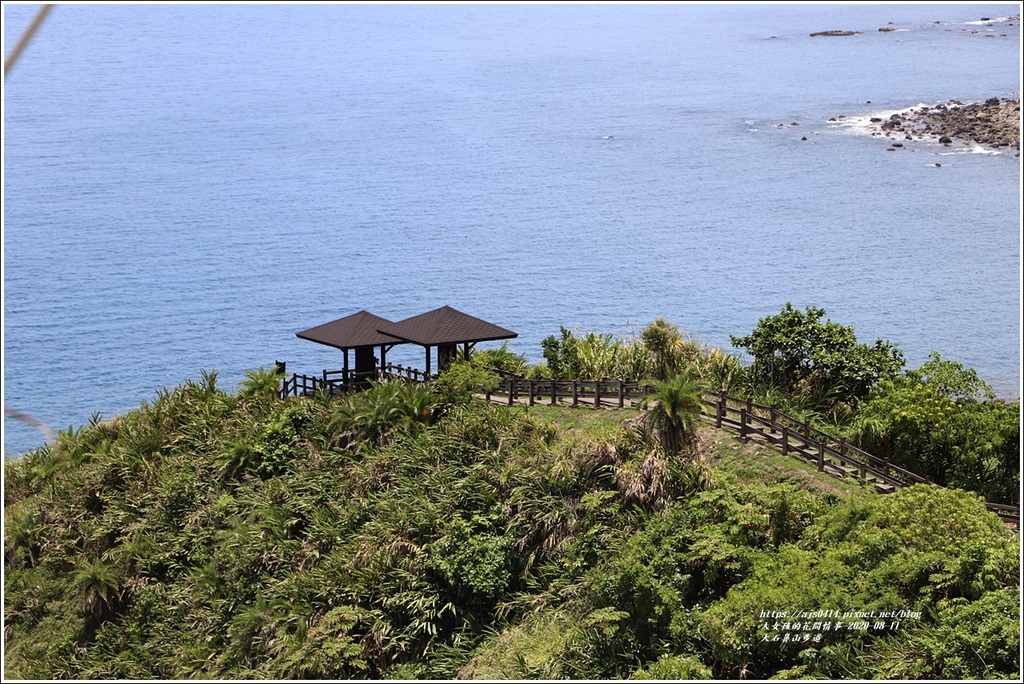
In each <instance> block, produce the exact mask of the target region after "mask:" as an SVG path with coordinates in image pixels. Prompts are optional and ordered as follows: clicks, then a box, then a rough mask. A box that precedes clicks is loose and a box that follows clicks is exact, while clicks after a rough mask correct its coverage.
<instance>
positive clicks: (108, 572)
mask: <svg viewBox="0 0 1024 684" xmlns="http://www.w3.org/2000/svg"><path fill="white" fill-rule="evenodd" d="M71 583H72V586H73V587H74V588H75V590H76V591H77V592H78V595H79V597H80V598H81V599H82V607H83V610H84V611H85V612H86V613H89V614H91V615H93V616H94V617H96V618H99V619H100V620H106V619H107V618H109V617H111V616H112V615H113V614H114V613H115V612H116V611H117V609H118V607H119V606H120V602H121V578H120V576H119V574H118V572H117V570H116V568H114V566H113V565H110V564H108V563H105V562H103V561H102V560H101V559H99V558H94V559H93V560H92V561H91V562H85V563H83V564H82V565H80V566H79V568H78V569H77V570H76V571H75V572H74V573H73V574H72V575H71Z"/></svg>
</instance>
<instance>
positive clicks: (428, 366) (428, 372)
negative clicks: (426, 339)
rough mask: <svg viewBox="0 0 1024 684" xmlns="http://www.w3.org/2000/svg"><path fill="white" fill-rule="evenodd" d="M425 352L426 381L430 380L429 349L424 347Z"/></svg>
mask: <svg viewBox="0 0 1024 684" xmlns="http://www.w3.org/2000/svg"><path fill="white" fill-rule="evenodd" d="M425 349H426V350H427V377H426V379H427V380H430V347H429V346H428V347H425Z"/></svg>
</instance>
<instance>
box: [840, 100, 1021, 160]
mask: <svg viewBox="0 0 1024 684" xmlns="http://www.w3.org/2000/svg"><path fill="white" fill-rule="evenodd" d="M846 118H847V117H846V116H845V115H843V116H839V117H833V118H832V119H829V121H830V122H840V121H842V120H843V119H846ZM869 129H870V130H871V134H872V135H875V136H880V137H884V138H887V139H888V140H890V141H891V142H890V147H889V150H890V151H893V152H894V151H896V150H898V149H899V148H902V147H904V145H905V144H906V143H907V142H908V141H915V140H920V141H934V142H938V143H940V144H942V145H944V146H946V147H952V146H953V145H955V144H958V143H959V144H960V145H970V146H976V145H981V146H984V147H987V148H990V149H993V150H1000V151H1003V152H1007V153H1008V152H1009V151H1010V150H1014V151H1015V152H1016V154H1015V156H1017V157H1019V156H1020V102H1019V101H1017V100H1010V99H999V98H998V97H991V98H989V99H987V100H985V101H984V102H976V103H966V104H965V103H963V102H961V101H959V100H950V101H949V102H946V103H943V104H937V105H932V106H922V107H916V108H911V109H907V110H904V111H902V112H897V113H895V114H892V115H890V116H889V117H888V118H882V117H877V116H876V117H871V119H870V121H869Z"/></svg>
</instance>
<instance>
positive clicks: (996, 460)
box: [853, 354, 1020, 503]
mask: <svg viewBox="0 0 1024 684" xmlns="http://www.w3.org/2000/svg"><path fill="white" fill-rule="evenodd" d="M854 427H855V431H854V433H853V436H854V438H855V439H856V441H857V442H858V444H859V445H860V446H861V447H862V448H864V449H865V450H867V451H869V452H871V453H873V454H875V455H876V456H880V457H882V458H885V459H887V460H889V461H891V462H893V463H895V464H897V465H900V466H902V467H904V468H906V469H908V470H911V471H912V472H915V473H917V474H919V475H922V476H924V477H927V478H929V479H931V480H933V481H935V482H937V483H938V484H941V485H946V486H950V487H958V488H961V489H968V490H970V491H973V492H978V493H979V494H982V495H983V496H984V497H985V498H986V499H987V500H989V501H993V502H997V503H1000V502H1001V503H1010V502H1016V501H1017V497H1018V496H1019V491H1020V404H1019V403H1017V404H1005V403H1003V402H999V401H994V400H992V391H991V389H990V388H989V387H988V386H987V385H986V384H985V383H984V382H982V381H981V380H980V379H979V378H978V376H977V374H976V373H975V372H974V371H973V370H968V369H965V368H964V367H963V366H962V365H960V364H958V363H955V362H952V361H947V360H943V359H942V358H941V357H940V356H939V355H938V354H932V356H931V358H930V360H929V361H928V362H927V363H925V364H924V365H922V366H921V367H920V368H919V369H916V370H912V371H908V372H907V373H906V374H905V375H903V376H899V377H897V378H893V379H891V380H888V381H885V382H883V383H881V384H880V385H879V386H878V387H877V388H875V390H874V391H873V392H872V394H871V397H870V399H869V400H868V401H867V402H865V403H864V405H863V406H862V407H861V408H860V410H859V411H858V412H857V416H856V420H855V422H854Z"/></svg>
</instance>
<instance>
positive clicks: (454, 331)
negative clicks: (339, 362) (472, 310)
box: [377, 306, 518, 346]
mask: <svg viewBox="0 0 1024 684" xmlns="http://www.w3.org/2000/svg"><path fill="white" fill-rule="evenodd" d="M377 330H378V331H379V332H381V333H385V334H387V335H391V336H392V337H397V338H400V339H402V340H406V341H408V342H414V343H416V344H420V345H423V346H435V345H444V344H458V343H460V342H486V341H488V340H506V339H509V338H512V337H517V336H518V334H517V333H514V332H512V331H511V330H507V329H505V328H502V327H501V326H498V325H494V324H493V323H488V322H487V321H482V320H480V319H479V318H474V317H473V316H470V315H469V314H464V313H462V312H461V311H458V310H456V309H453V308H452V307H450V306H442V307H441V308H440V309H434V310H433V311H428V312H427V313H423V314H420V315H419V316H413V317H411V318H406V319H405V320H402V321H399V322H397V323H391V324H387V325H382V326H380V327H379V328H377Z"/></svg>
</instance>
